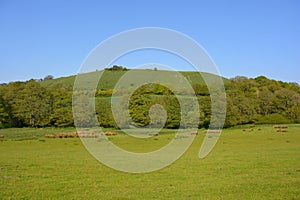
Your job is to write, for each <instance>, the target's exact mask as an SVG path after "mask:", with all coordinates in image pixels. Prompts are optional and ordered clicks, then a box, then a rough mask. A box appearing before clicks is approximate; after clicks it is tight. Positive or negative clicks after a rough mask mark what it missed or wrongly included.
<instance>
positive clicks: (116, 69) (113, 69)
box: [105, 65, 128, 71]
mask: <svg viewBox="0 0 300 200" xmlns="http://www.w3.org/2000/svg"><path fill="white" fill-rule="evenodd" d="M105 70H109V71H127V70H128V69H127V68H126V67H123V66H118V65H114V66H112V67H110V68H105Z"/></svg>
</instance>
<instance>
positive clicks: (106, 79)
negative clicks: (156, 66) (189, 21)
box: [40, 70, 229, 90]
mask: <svg viewBox="0 0 300 200" xmlns="http://www.w3.org/2000/svg"><path fill="white" fill-rule="evenodd" d="M137 71H141V74H143V75H145V74H147V76H155V77H157V76H160V77H172V76H174V78H176V77H175V76H176V74H177V73H178V72H173V71H165V70H157V71H156V70H137ZM126 72H127V71H122V70H120V71H111V70H104V72H103V71H95V72H89V73H86V74H80V75H81V76H86V77H87V79H88V80H87V84H89V83H91V82H94V81H98V78H99V76H100V74H101V73H103V75H102V77H101V79H100V81H99V82H98V88H97V89H99V90H101V89H102V90H108V89H113V88H114V86H115V84H116V83H117V82H118V80H120V78H121V77H122V76H123V75H124V74H125V73H126ZM179 73H181V74H182V75H183V76H184V77H185V78H186V79H187V80H188V81H189V82H190V84H191V85H195V84H205V82H204V80H203V77H205V78H206V80H214V79H215V78H216V77H217V75H214V74H210V73H205V72H188V71H181V72H179ZM75 78H76V75H73V76H68V77H61V78H56V79H51V80H43V81H41V82H40V83H41V85H42V86H45V87H55V86H59V85H63V86H65V87H73V85H74V81H75ZM222 79H223V81H224V83H228V81H229V80H228V79H226V78H223V77H222Z"/></svg>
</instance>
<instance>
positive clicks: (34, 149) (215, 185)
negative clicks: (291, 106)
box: [0, 125, 300, 199]
mask: <svg viewBox="0 0 300 200" xmlns="http://www.w3.org/2000/svg"><path fill="white" fill-rule="evenodd" d="M70 131H74V129H72V128H69V129H52V128H44V129H31V128H25V129H2V130H0V135H4V138H1V139H0V199H300V187H299V186H300V125H288V130H287V132H277V131H276V129H274V128H273V126H271V125H270V126H268V125H264V126H255V127H251V128H250V127H249V126H240V127H234V128H230V129H225V130H224V131H223V133H222V135H221V137H220V139H219V141H218V143H217V145H216V146H215V148H214V149H213V151H212V152H211V153H210V154H209V155H208V156H207V157H206V158H204V159H202V160H200V159H199V158H198V152H199V148H200V146H201V143H202V141H203V138H204V130H199V134H198V135H197V136H196V138H195V140H194V142H193V144H192V145H191V147H190V148H189V149H188V151H187V152H186V153H185V154H184V155H183V156H182V157H181V158H180V159H178V160H177V161H176V162H175V163H173V164H172V165H170V166H168V167H166V168H164V169H162V170H159V171H155V172H152V173H146V174H128V173H123V172H118V171H115V170H113V169H110V168H108V167H106V166H105V165H103V164H101V163H99V162H98V161H97V160H96V159H94V158H93V157H92V156H91V155H90V154H89V152H87V150H86V149H85V147H84V146H83V145H82V143H81V141H80V139H78V138H63V139H60V138H55V139H50V138H49V139H48V138H44V135H46V134H55V133H60V132H70ZM173 136H174V134H173V132H172V131H170V130H164V131H163V133H161V134H160V135H159V136H155V137H152V138H149V139H136V138H131V137H129V136H126V135H124V134H122V133H119V134H118V135H116V136H110V137H109V138H110V140H111V141H112V142H114V143H115V144H117V145H119V146H120V147H122V148H124V149H127V150H130V151H134V152H147V151H152V150H155V149H158V148H160V147H162V146H163V145H165V144H167V143H168V142H169V141H170V140H171V139H172V138H173Z"/></svg>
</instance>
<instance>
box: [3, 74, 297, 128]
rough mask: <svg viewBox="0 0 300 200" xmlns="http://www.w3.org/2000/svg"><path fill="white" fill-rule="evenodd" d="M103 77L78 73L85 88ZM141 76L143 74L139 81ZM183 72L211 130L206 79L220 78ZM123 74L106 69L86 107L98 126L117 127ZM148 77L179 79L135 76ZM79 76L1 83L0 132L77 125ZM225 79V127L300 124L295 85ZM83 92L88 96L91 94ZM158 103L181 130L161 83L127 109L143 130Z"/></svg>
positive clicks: (168, 77) (177, 107) (204, 124)
mask: <svg viewBox="0 0 300 200" xmlns="http://www.w3.org/2000/svg"><path fill="white" fill-rule="evenodd" d="M100 73H101V72H100V71H96V72H91V73H87V74H80V76H81V77H83V79H82V82H81V83H82V84H83V85H84V86H86V85H88V86H89V85H90V86H92V83H96V81H97V79H98V78H99V74H100ZM139 73H140V74H142V75H143V76H141V77H139ZM180 73H182V74H183V76H184V77H185V78H186V79H187V80H188V81H189V82H190V85H191V86H192V87H193V89H194V91H195V94H196V96H197V99H198V102H199V108H200V110H199V112H200V120H199V123H198V124H199V128H202V127H205V128H207V127H208V126H209V124H210V119H211V98H210V93H209V91H208V88H207V86H206V85H205V83H204V81H203V78H202V76H203V77H206V80H209V81H211V82H213V81H214V80H215V79H216V78H217V77H216V75H212V74H208V73H201V75H202V76H201V75H200V74H199V73H197V72H180ZM124 74H125V71H111V70H105V71H104V74H103V76H102V78H101V79H100V81H99V83H98V88H97V90H96V91H95V90H93V92H96V93H95V96H96V98H93V99H90V101H89V102H88V103H87V104H93V103H92V102H94V103H95V105H88V106H91V107H90V108H91V109H92V108H93V107H95V109H96V110H95V111H96V115H97V117H98V120H99V123H100V125H101V126H103V127H110V128H111V127H112V128H118V126H117V125H116V124H115V121H114V116H113V115H112V111H111V102H112V101H114V102H118V101H121V100H122V98H123V97H122V95H120V96H119V97H117V99H111V95H112V92H113V88H114V85H115V84H116V83H117V82H118V80H120V78H121V77H122V76H123V75H124ZM145 74H146V76H147V78H150V80H151V78H153V79H154V78H158V77H160V78H161V79H162V80H166V82H168V81H170V80H172V79H173V77H174V79H175V78H176V76H178V74H177V73H176V72H172V71H162V70H158V71H156V70H137V71H136V74H135V76H136V78H140V79H142V78H143V77H145ZM75 77H76V76H69V77H62V78H57V79H52V80H44V81H35V80H29V81H26V82H12V83H9V84H2V85H1V86H0V128H5V127H29V126H30V127H47V126H55V127H68V126H74V119H73V112H72V101H73V100H72V93H73V84H74V81H75ZM134 79H135V77H134V78H133V79H129V83H128V85H129V88H120V90H119V92H122V94H128V93H129V92H128V91H130V90H132V88H131V85H132V84H134V83H133V82H132V83H130V81H131V80H134ZM223 80H224V86H225V89H226V103H227V104H226V110H227V111H226V120H225V127H231V126H235V125H241V124H287V123H300V87H299V85H298V84H297V83H286V82H282V81H276V80H270V79H268V78H266V77H264V76H259V77H257V78H247V77H243V76H237V77H235V78H232V79H225V78H223ZM179 85H180V84H179ZM132 86H133V85H132ZM180 86H181V85H180ZM89 88H91V87H89ZM179 89H180V90H179V91H180V92H181V93H179V94H180V95H182V97H180V98H185V99H184V101H188V100H189V96H185V94H186V93H185V90H184V87H182V88H179ZM80 92H85V94H86V92H89V90H84V91H80ZM93 94H94V93H93ZM111 100H112V101H111ZM80 103H82V102H80ZM155 104H159V105H161V106H163V108H164V109H165V111H166V112H167V114H168V118H167V120H166V123H165V124H164V127H165V128H178V127H179V126H180V125H181V124H180V120H181V116H180V113H181V111H180V105H179V103H178V99H177V98H176V97H175V96H174V95H173V93H172V92H171V91H170V90H169V89H168V88H167V87H165V86H163V85H159V84H148V85H145V86H143V87H140V88H139V89H138V90H136V92H135V93H134V94H133V95H132V96H131V99H130V102H129V108H128V111H129V113H130V115H131V117H132V119H133V120H134V121H135V122H137V123H138V124H139V125H140V126H147V125H148V124H149V122H150V118H149V109H150V107H151V106H152V105H155ZM220 109H222V108H220ZM220 111H221V110H220ZM82 112H83V113H84V112H86V110H83V111H82ZM120 114H122V113H120ZM91 117H93V115H91ZM90 122H91V120H89V119H86V118H85V117H82V126H90V124H86V123H90Z"/></svg>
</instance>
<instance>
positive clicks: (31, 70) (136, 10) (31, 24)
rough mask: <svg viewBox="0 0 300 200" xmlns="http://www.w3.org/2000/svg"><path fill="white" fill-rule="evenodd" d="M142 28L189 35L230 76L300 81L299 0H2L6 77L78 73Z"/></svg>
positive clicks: (1, 64)
mask: <svg viewBox="0 0 300 200" xmlns="http://www.w3.org/2000/svg"><path fill="white" fill-rule="evenodd" d="M177 2H178V3H177ZM139 27H164V28H170V29H174V30H177V31H179V32H182V33H184V34H187V35H189V36H190V37H192V38H193V39H195V40H196V41H197V42H198V43H199V44H201V45H202V46H203V47H204V48H205V49H206V50H207V52H208V53H209V54H210V56H211V57H212V58H213V60H214V61H215V63H216V65H217V66H218V68H219V70H220V72H221V74H222V75H223V76H225V77H234V76H237V75H245V76H248V77H256V76H259V75H265V76H267V77H269V78H272V79H276V80H283V81H288V82H294V81H296V82H298V83H300V1H298V0H294V1H291V0H280V1H277V0H270V1H268V0H262V1H261V0H249V1H240V0H236V1H231V0H228V1H227V0H224V1H223V0H219V1H209V0H207V1H201V0H198V1H197V0H195V1H191V0H190V1H174V0H172V1H167V0H165V1H162V0H151V1H146V0H145V1H138V0H136V1H134V0H127V1H126V0H124V1H122V0H119V1H115V0H110V1H109V0H106V1H89V0H87V1H78V0H72V1H71V0H65V1H56V0H53V1H31V0H26V1H22V0H20V1H15V0H0V69H1V74H0V82H10V81H16V80H28V79H30V78H43V77H45V76H46V75H48V74H51V75H54V76H55V77H60V76H68V75H73V74H76V73H77V72H78V70H79V67H80V65H81V63H82V62H83V60H84V59H85V57H86V56H87V55H88V53H89V52H90V51H91V50H92V49H93V48H94V47H95V46H96V45H97V44H99V43H100V42H101V41H103V40H105V39H107V38H108V37H110V36H112V35H114V34H117V33H119V32H121V31H125V30H128V29H132V28H139ZM120 45H122V44H120ZM139 59H141V58H139ZM119 64H123V65H125V66H126V65H127V64H130V63H119ZM126 67H129V68H130V67H132V66H126Z"/></svg>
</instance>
